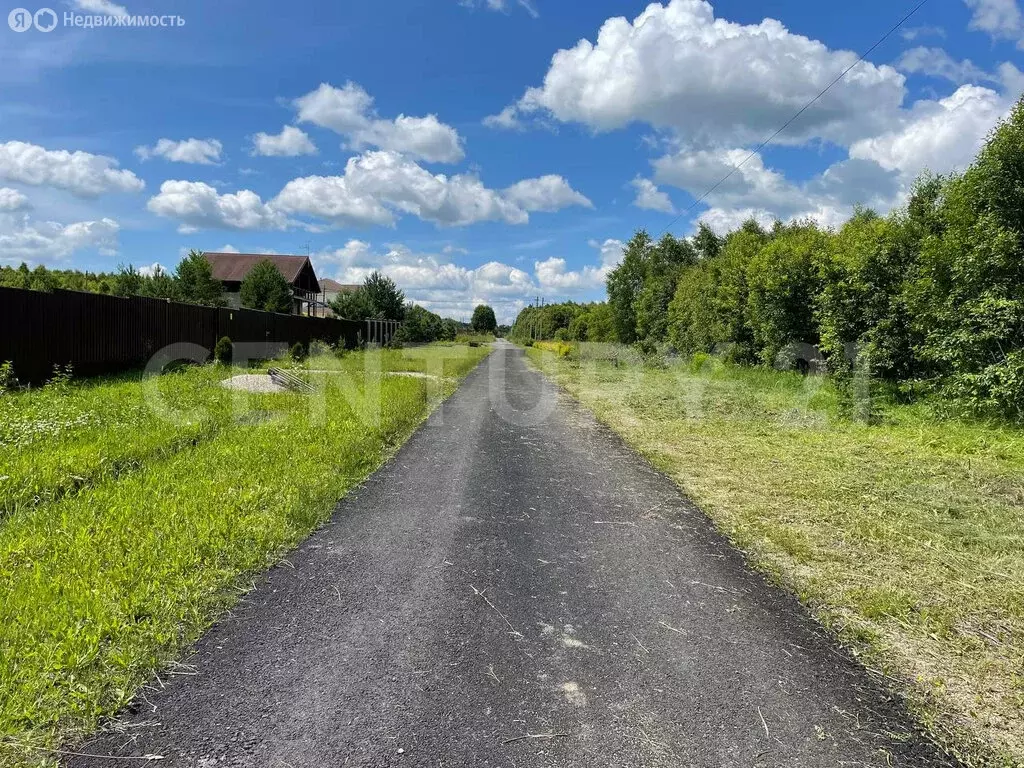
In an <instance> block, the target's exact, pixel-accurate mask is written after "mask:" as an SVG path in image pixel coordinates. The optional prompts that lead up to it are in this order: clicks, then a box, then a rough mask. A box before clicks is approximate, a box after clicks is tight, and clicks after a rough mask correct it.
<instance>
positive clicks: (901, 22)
mask: <svg viewBox="0 0 1024 768" xmlns="http://www.w3.org/2000/svg"><path fill="white" fill-rule="evenodd" d="M927 3H928V0H921V2H919V3H918V4H917V5H915V6H914V8H913V9H912V10H911V11H910V12H909V13H908V14H907V15H906V16H904V17H903V18H902V19H900V20H899V21H898V22H897V23H896V25H895V26H894V27H893V28H892V29H890V30H889V31H888V32H886V33H885V34H884V35H882V36H881V37H880V38H879V39H878V40H877V41H876V42H875V44H874V45H872V46H871V47H870V48H868V49H867V50H866V51H864V53H862V54H861V55H860V58H858V59H857V60H856V61H855V62H853V64H851V65H850V66H848V67H847V68H846V69H844V70H843V71H842V72H841V73H840V74H839V76H838V77H836V78H835V80H833V81H832V82H831V83H829V84H828V85H826V86H825V87H824V88H822V90H821V92H820V93H819V94H818V95H817V96H815V97H814V98H813V99H811V100H810V101H808V102H807V103H806V104H804V105H803V106H802V107H801V108H800V110H799V111H798V112H797V113H796V114H795V115H793V116H792V117H791V118H789V120H787V121H786V122H785V123H784V124H783V125H782V127H781V128H779V129H778V130H777V131H775V133H773V134H772V135H771V136H769V137H768V138H767V139H765V140H764V141H762V142H761V143H760V144H759V145H758V146H757V148H756V149H754V150H753V151H752V152H751V153H750V154H749V155H747V156H746V157H745V158H744V159H743V161H742V162H740V163H737V164H736V165H734V166H733V167H732V169H731V170H730V171H729V172H728V173H727V174H725V176H723V177H722V178H721V179H719V180H718V181H717V182H715V184H714V185H713V186H712V187H711V188H710V189H708V190H707V192H705V193H704V194H703V195H701V196H700V197H698V198H697V199H696V200H694V201H693V204H692V205H691V206H690V207H689V208H687V209H686V210H685V211H683V212H682V213H680V214H679V215H678V216H676V217H675V218H674V219H672V221H670V222H669V223H668V226H667V227H665V228H664V229H663V230H662V231H661V233H660V234H659V235H658V236H659V237H660V236H661V235H664V234H665V233H666V232H668V231H669V230H670V229H671V228H672V227H673V226H675V223H676V222H677V221H679V220H680V219H681V218H683V217H684V216H686V215H688V214H689V213H690V212H691V211H693V209H694V208H696V207H697V206H698V205H700V204H701V203H702V202H704V200H705V199H706V198H707V197H708V195H710V194H711V193H712V192H714V191H715V190H716V189H718V188H719V187H720V186H722V185H723V184H724V183H725V182H727V181H728V180H729V179H730V178H732V176H733V174H734V173H736V171H738V170H739V169H740V168H742V167H743V166H744V165H746V164H747V163H748V162H750V160H751V159H752V158H753V157H754V156H755V155H757V154H758V153H759V152H760V151H761V150H762V149H764V148H765V147H767V146H768V145H769V144H771V143H772V141H774V140H775V139H776V138H777V137H778V136H779V134H781V133H782V132H783V131H785V130H786V129H787V128H789V126H791V125H792V124H793V123H794V122H796V120H797V119H798V118H799V117H800V115H802V114H803V113H804V112H806V111H807V110H808V109H810V108H811V106H812V105H814V104H815V102H817V101H818V100H819V99H820V98H821V97H822V96H824V95H825V94H826V93H828V92H829V91H831V90H832V88H833V86H835V85H836V84H837V83H838V82H839V81H840V80H842V79H843V78H844V77H846V76H847V75H848V74H850V72H851V71H853V68H854V67H856V66H857V65H858V64H860V63H861V62H863V61H864V60H865V59H866V58H867V57H868V56H870V55H871V54H872V53H873V52H874V50H875V49H876V48H878V46H880V45H881V44H882V43H884V42H885V41H886V40H888V39H889V38H890V37H892V35H893V34H894V33H895V32H896V31H897V30H898V29H899V28H900V27H902V26H903V25H904V24H906V23H907V22H908V21H910V19H911V18H913V16H914V14H916V13H917V12H918V11H920V10H921V9H922V8H924V6H925V5H926V4H927Z"/></svg>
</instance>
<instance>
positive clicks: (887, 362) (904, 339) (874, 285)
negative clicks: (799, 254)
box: [818, 211, 917, 379]
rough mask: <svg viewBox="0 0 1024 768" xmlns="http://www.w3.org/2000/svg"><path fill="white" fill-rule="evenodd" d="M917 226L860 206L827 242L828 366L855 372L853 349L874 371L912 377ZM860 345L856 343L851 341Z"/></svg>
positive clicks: (821, 312)
mask: <svg viewBox="0 0 1024 768" xmlns="http://www.w3.org/2000/svg"><path fill="white" fill-rule="evenodd" d="M915 232H916V225H915V224H913V223H912V222H911V221H910V219H909V217H908V216H903V215H898V214H893V215H892V216H890V217H888V218H886V219H882V218H880V217H878V216H877V215H875V214H874V213H873V212H871V211H858V212H857V213H856V214H855V215H854V217H853V218H852V219H850V221H848V222H847V223H846V224H845V225H843V228H842V229H841V230H840V231H839V233H838V234H837V235H835V236H834V237H831V238H830V239H829V243H828V257H827V258H826V259H824V260H823V261H822V262H821V264H820V269H821V273H822V274H821V277H822V289H821V294H820V296H819V297H818V324H819V326H820V328H821V348H822V351H823V352H824V353H825V355H826V357H827V358H828V361H829V369H830V370H832V371H835V372H843V373H847V372H849V370H850V368H851V364H852V362H853V361H852V359H851V358H852V356H853V353H854V352H856V353H857V354H858V355H865V356H866V357H863V358H862V359H863V360H864V361H866V363H867V365H868V366H869V370H870V371H871V373H872V374H873V375H876V376H881V377H882V378H886V379H906V378H911V377H912V376H914V375H915V374H916V372H917V361H916V357H915V354H914V347H915V344H916V341H915V338H914V335H913V332H912V328H911V321H910V309H909V307H908V306H907V303H906V289H907V286H908V284H909V282H910V281H911V280H912V279H913V275H914V274H915V273H916V270H917V237H916V234H915ZM851 344H854V345H856V347H855V348H848V346H847V345H851Z"/></svg>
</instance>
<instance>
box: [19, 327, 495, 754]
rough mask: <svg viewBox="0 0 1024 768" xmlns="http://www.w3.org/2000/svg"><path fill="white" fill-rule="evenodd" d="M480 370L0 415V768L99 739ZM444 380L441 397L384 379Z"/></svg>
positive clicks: (107, 392) (72, 403)
mask: <svg viewBox="0 0 1024 768" xmlns="http://www.w3.org/2000/svg"><path fill="white" fill-rule="evenodd" d="M488 351H489V350H488V349H485V348H477V349H470V348H468V347H466V346H458V347H455V346H451V347H423V348H418V349H415V350H409V351H408V352H404V351H371V352H360V353H351V354H348V355H346V356H345V357H344V358H343V359H342V360H340V361H338V360H337V358H335V357H334V356H324V357H321V358H314V359H312V360H310V361H309V362H308V364H307V367H308V368H309V369H311V370H314V371H327V370H330V371H333V373H308V374H306V375H307V376H308V378H309V380H310V381H311V382H313V383H314V385H315V391H314V393H313V395H309V396H303V395H299V394H293V393H281V394H263V395H241V396H239V395H236V394H234V393H231V392H229V391H228V390H225V389H223V388H222V387H221V386H220V380H221V379H223V378H225V377H227V376H229V375H231V374H233V373H239V372H241V371H238V370H231V369H227V368H220V367H215V366H207V367H202V368H191V369H187V370H184V371H182V372H179V373H174V374H169V375H166V376H163V377H160V379H159V380H158V385H159V390H160V392H161V395H162V397H161V400H162V402H164V403H165V406H166V408H167V409H168V410H167V411H165V414H166V413H167V412H169V411H170V410H172V409H173V410H178V411H181V412H182V413H183V414H185V415H184V417H183V418H181V419H178V420H176V423H171V422H168V421H166V420H165V418H163V417H160V416H157V415H156V414H155V413H154V412H153V410H152V408H151V404H152V402H153V397H154V394H153V390H152V389H149V390H147V386H150V387H151V386H152V382H150V383H149V384H148V385H147V384H144V383H143V382H142V381H141V380H140V379H139V378H138V377H135V376H126V377H121V378H119V379H111V380H106V381H91V382H90V381H86V382H82V383H75V382H71V383H67V384H62V385H58V386H54V387H48V388H44V389H42V390H38V391H33V392H28V393H19V394H13V395H4V396H0V440H3V441H4V447H5V448H10V449H11V450H4V452H3V453H4V456H3V462H4V463H3V464H2V465H0V466H2V467H3V469H2V471H3V472H4V473H6V474H5V475H4V477H5V479H4V485H3V486H0V492H2V493H3V496H2V497H0V498H2V499H3V504H4V507H3V509H4V510H5V514H4V516H3V517H0V764H40V763H44V762H46V761H48V760H49V759H50V756H51V755H52V752H50V751H49V750H52V749H54V748H56V747H58V746H59V745H60V744H66V743H73V742H74V740H75V738H76V737H79V736H81V735H83V734H86V733H88V732H90V731H91V730H93V729H94V728H95V727H96V725H97V724H98V722H99V721H100V719H101V718H102V717H104V716H106V715H111V714H113V713H115V712H116V711H117V710H118V709H119V708H121V707H122V706H123V705H124V704H126V703H127V702H128V701H129V700H130V699H131V698H132V696H133V694H134V693H135V691H136V690H137V689H138V687H139V685H141V684H142V683H143V682H145V681H146V680H147V679H149V678H150V677H151V676H152V675H153V674H154V673H155V672H157V671H158V670H159V669H160V668H161V667H162V666H164V665H166V664H167V663H169V662H171V661H172V660H173V659H174V658H175V657H176V656H178V655H179V654H180V653H181V652H182V651H183V649H185V648H186V647H187V646H188V645H189V644H190V643H192V642H193V641H194V640H195V639H196V638H197V637H198V636H199V635H200V634H201V633H202V632H203V630H204V629H205V628H206V627H208V626H209V624H210V623H211V622H212V621H213V620H214V619H215V618H216V617H217V615H218V614H219V613H220V612H222V611H223V610H224V609H225V608H226V607H228V606H230V605H231V604H232V603H233V602H234V601H236V600H237V599H238V597H239V596H240V595H242V594H244V593H245V591H247V590H248V589H249V588H250V586H251V583H252V577H253V576H254V575H256V574H257V573H259V572H260V571H262V570H264V569H265V568H267V567H268V566H269V565H272V564H273V563H274V562H276V561H278V560H279V559H280V558H281V557H282V555H283V554H284V553H285V552H287V550H288V549H290V548H291V547H294V546H295V545H296V544H297V543H298V542H299V541H301V540H302V539H303V538H305V537H306V536H307V535H308V534H309V533H310V531H311V530H313V529H314V528H316V527H317V526H318V525H320V524H321V523H323V522H324V521H325V520H326V519H327V518H328V517H329V515H330V514H331V511H332V510H333V508H334V505H335V502H336V501H337V500H338V499H339V498H340V497H342V496H343V495H344V494H345V493H346V491H347V490H348V489H349V488H351V487H352V486H353V485H355V484H356V483H358V482H360V481H361V480H362V479H363V478H365V477H366V476H367V475H368V474H369V473H370V472H371V471H372V470H373V469H374V468H376V467H377V466H378V465H379V464H380V463H381V462H382V461H383V460H384V459H385V458H386V457H387V456H388V455H389V454H390V452H392V451H393V450H394V449H395V448H396V446H398V445H399V444H400V443H401V442H402V441H403V440H404V439H405V437H407V436H408V435H409V434H410V433H411V431H412V430H413V429H414V428H415V427H416V426H417V425H418V424H419V423H420V422H421V421H422V420H423V418H424V417H425V416H426V414H427V413H428V412H429V411H430V409H431V408H432V407H433V406H434V405H436V404H437V403H438V402H439V401H440V399H441V398H442V397H444V396H446V395H448V394H450V393H451V392H452V391H454V389H455V387H456V386H457V383H458V380H459V378H460V377H462V376H464V375H465V374H466V373H468V371H469V370H471V369H472V368H473V367H474V366H475V365H476V364H477V363H479V361H480V360H481V359H482V358H483V357H484V356H486V354H487V352H488ZM396 371H418V372H427V373H428V374H429V372H431V371H435V372H438V377H437V378H423V377H411V376H400V375H389V372H396Z"/></svg>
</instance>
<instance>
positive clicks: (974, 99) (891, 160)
mask: <svg viewBox="0 0 1024 768" xmlns="http://www.w3.org/2000/svg"><path fill="white" fill-rule="evenodd" d="M1010 107H1011V102H1010V101H1009V99H1008V98H1007V97H1005V96H1001V95H1000V94H998V93H996V92H995V91H993V90H990V89H988V88H981V87H979V86H976V85H964V86H962V87H960V88H959V89H958V90H957V91H956V92H955V93H953V94H952V95H950V96H948V97H946V98H944V99H941V100H939V101H937V102H936V101H922V102H919V103H917V104H915V105H914V107H913V108H912V109H910V110H908V112H907V113H906V115H905V116H904V118H903V120H902V121H901V124H900V125H899V126H897V127H895V128H893V129H892V130H890V131H886V132H885V133H882V134H879V135H878V136H874V137H872V138H869V139H863V140H861V141H858V142H856V143H854V144H853V146H851V147H850V157H852V158H861V159H866V160H874V161H875V162H877V163H878V164H879V165H880V166H881V167H883V168H885V169H887V170H895V171H899V172H900V173H901V174H903V175H905V176H908V177H912V176H916V175H917V174H918V173H920V172H921V171H923V170H925V169H929V170H931V171H934V172H936V173H945V172H948V171H951V170H954V169H963V168H965V167H966V166H967V165H969V164H970V163H971V161H972V160H973V159H974V156H975V155H976V154H977V152H978V150H979V149H980V148H981V145H982V143H983V142H984V140H985V136H986V135H987V134H988V132H989V131H990V130H991V129H992V127H993V126H994V125H995V124H996V123H997V122H998V121H999V119H1000V118H1001V117H1003V115H1005V114H1006V112H1007V111H1008V110H1009V109H1010Z"/></svg>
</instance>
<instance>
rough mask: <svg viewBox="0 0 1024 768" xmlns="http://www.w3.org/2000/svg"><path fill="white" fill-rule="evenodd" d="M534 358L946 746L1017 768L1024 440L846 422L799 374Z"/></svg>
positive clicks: (587, 353)
mask: <svg viewBox="0 0 1024 768" xmlns="http://www.w3.org/2000/svg"><path fill="white" fill-rule="evenodd" d="M528 354H529V355H530V359H531V360H532V361H533V362H534V363H535V364H536V365H537V366H538V367H539V368H540V369H541V370H543V371H545V372H547V373H548V374H550V375H551V376H552V377H553V378H555V379H556V380H557V381H558V382H559V383H560V384H562V385H563V386H564V387H565V388H566V389H567V390H568V391H569V392H570V393H571V394H573V395H574V396H576V397H577V398H578V399H579V400H580V401H581V402H582V403H583V404H584V405H586V406H587V407H588V408H590V409H591V410H592V411H593V412H594V413H595V414H596V415H597V416H598V417H599V418H600V419H601V420H602V421H604V422H605V423H606V424H608V425H609V426H610V427H611V428H612V429H614V430H615V431H617V432H619V433H620V434H621V435H622V436H623V437H624V438H625V439H626V440H627V441H628V442H629V443H630V444H632V445H633V446H634V447H635V448H637V449H638V450H639V451H640V452H641V453H643V454H644V455H646V456H647V457H649V458H650V459H651V460H652V462H653V463H654V464H655V465H656V466H658V467H659V468H661V469H662V470H663V471H665V472H666V473H667V474H669V475H670V476H671V477H673V478H674V479H675V480H676V481H677V482H678V483H679V484H680V485H681V486H682V488H683V489H684V490H685V491H686V493H687V494H688V495H690V496H691V497H692V498H693V499H694V500H695V501H696V502H697V503H698V504H699V505H700V506H701V507H702V508H703V509H704V510H705V511H706V512H707V513H708V514H709V515H710V516H711V517H712V518H713V519H714V520H715V522H716V524H717V525H718V526H719V528H720V529H721V530H722V531H724V532H725V533H726V534H727V535H728V536H729V537H730V538H731V539H732V540H733V541H735V542H736V543H737V544H738V545H739V546H740V547H742V548H744V549H745V550H746V551H748V552H749V553H750V554H751V557H752V559H753V560H754V561H755V562H756V563H758V564H759V565H760V566H761V567H762V568H764V569H766V570H767V571H768V572H770V573H771V574H773V575H774V576H775V577H776V578H778V579H779V580H780V581H781V582H782V583H784V584H785V585H787V586H788V587H789V588H791V589H792V590H794V591H795V592H796V593H797V594H798V595H799V596H800V597H801V598H802V599H803V600H804V601H805V603H806V604H807V605H808V606H809V607H810V608H811V609H812V611H814V612H815V614H816V615H817V616H818V617H819V618H820V619H821V620H822V621H823V622H825V623H826V624H827V625H828V626H829V627H831V628H833V629H835V630H836V631H837V632H839V633H840V634H841V636H842V637H843V638H844V639H845V640H846V641H847V642H849V643H851V645H852V646H853V647H854V648H855V649H856V650H857V651H858V653H860V654H862V656H863V658H864V660H865V663H866V664H867V665H868V666H869V667H873V668H876V669H878V670H881V671H883V672H884V673H885V674H887V675H889V676H891V677H892V678H895V679H896V680H897V681H899V683H898V684H899V686H900V687H901V688H902V689H903V691H904V692H905V693H906V694H907V696H908V698H909V701H910V703H911V706H912V707H913V708H914V709H915V710H916V711H917V713H918V715H919V716H920V717H921V718H922V719H923V720H924V721H925V723H926V724H927V725H928V726H929V727H930V728H931V729H932V731H933V732H934V733H936V735H937V736H938V737H939V738H940V740H941V741H942V742H943V743H945V744H946V745H947V746H948V747H949V748H950V749H951V750H952V751H954V752H956V753H957V754H958V755H959V756H960V757H961V758H962V759H963V760H965V761H966V762H968V763H973V764H995V765H1014V766H1019V765H1024V650H1022V649H1024V433H1022V432H1020V431H1018V430H1015V429H1011V428H1009V427H1005V426H999V425H986V424H980V423H970V422H964V421H953V420H939V419H937V418H936V417H935V416H934V415H933V414H932V413H931V412H930V411H929V410H928V408H927V407H925V406H923V405H917V406H898V405H893V404H891V403H884V402H881V403H876V408H875V413H876V416H877V423H873V424H871V425H869V424H865V423H859V422H854V421H851V420H849V419H845V418H842V417H841V415H840V414H841V413H842V408H841V398H839V396H838V394H837V392H836V390H835V389H834V388H833V387H832V386H831V385H830V384H829V383H828V382H827V381H826V380H824V379H822V378H819V377H808V378H803V377H801V376H799V375H798V374H795V373H783V372H778V371H772V370H764V369H749V368H738V367H735V366H726V365H722V364H719V363H717V362H715V361H713V360H711V361H707V362H705V363H704V364H703V365H700V364H693V363H683V362H677V363H675V364H669V365H667V366H664V365H659V366H650V365H644V364H643V362H642V361H640V360H639V359H638V358H637V357H636V356H635V355H632V354H631V353H629V352H628V351H627V352H623V351H621V350H620V351H619V352H616V353H615V354H609V353H608V350H597V351H596V352H595V350H593V349H590V350H588V349H587V347H586V345H584V348H583V349H582V350H575V351H574V353H573V354H572V355H570V356H569V357H563V356H559V355H557V354H554V353H552V352H550V351H546V350H543V349H540V350H538V349H531V350H528ZM698 363H699V361H698Z"/></svg>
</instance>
